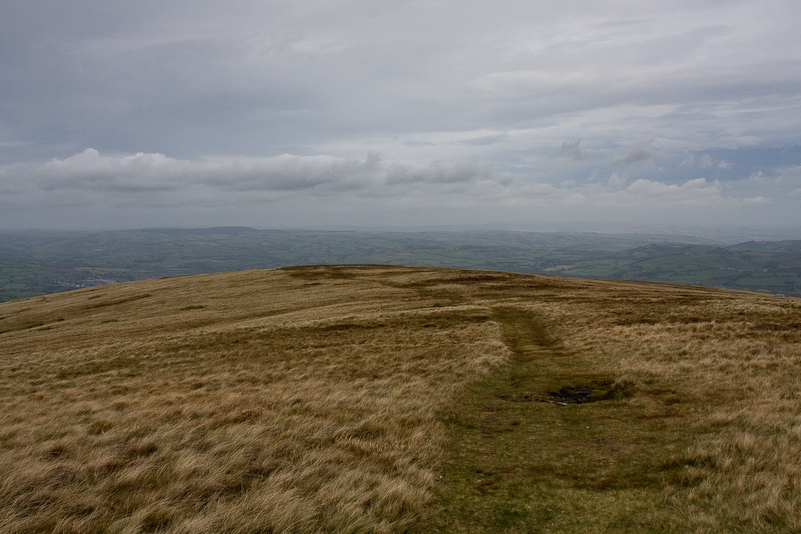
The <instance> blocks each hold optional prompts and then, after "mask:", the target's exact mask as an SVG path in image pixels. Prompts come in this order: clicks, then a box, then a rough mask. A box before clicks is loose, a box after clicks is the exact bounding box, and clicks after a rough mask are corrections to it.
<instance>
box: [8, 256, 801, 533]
mask: <svg viewBox="0 0 801 534" xmlns="http://www.w3.org/2000/svg"><path fill="white" fill-rule="evenodd" d="M799 376H801V301H799V300H798V299H793V298H788V297H779V296H770V295H762V294H756V293H746V292H735V291H727V290H718V289H710V288H700V287H689V286H676V285H665V284H651V283H642V282H620V281H596V280H579V279H567V278H557V277H548V276H540V275H522V274H511V273H506V272H499V271H469V270H457V269H434V268H412V267H391V266H313V267H294V268H286V269H278V270H265V271H244V272H234V273H220V274H209V275H198V276H191V277H178V278H166V279H156V280H147V281H140V282H131V283H125V284H118V285H110V286H100V287H93V288H87V289H81V290H77V291H71V292H67V293H59V294H54V295H46V296H40V297H35V298H31V299H27V300H19V301H15V302H9V303H4V304H0V531H2V532H8V533H23V532H25V533H28V532H58V533H92V532H97V533H100V532H119V533H133V532H165V533H218V532H229V533H256V532H298V533H306V532H581V533H592V532H710V533H711V532H765V533H768V532H777V533H778V532H798V531H801V382H800V381H799V378H798V377H799Z"/></svg>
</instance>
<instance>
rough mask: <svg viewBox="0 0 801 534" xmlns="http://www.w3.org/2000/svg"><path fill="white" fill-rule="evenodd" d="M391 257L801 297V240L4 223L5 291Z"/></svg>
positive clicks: (12, 295)
mask: <svg viewBox="0 0 801 534" xmlns="http://www.w3.org/2000/svg"><path fill="white" fill-rule="evenodd" d="M317 264H332V265H337V264H340V265H341V264H395V265H414V266H429V267H457V268H470V269H491V270H502V271H509V272H519V273H543V274H555V275H561V276H570V277H582V278H609V279H620V280H645V281H653V282H668V283H678V284H693V285H703V286H710V287H723V288H730V289H743V290H750V291H761V292H768V293H774V294H782V295H788V296H796V297H798V296H801V240H785V241H750V242H743V243H736V244H730V243H729V244H726V243H720V242H717V241H714V240H712V239H710V238H699V237H693V236H681V235H652V234H601V233H590V232H584V233H567V232H562V233H537V232H513V231H451V232H443V231H439V232H434V231H432V232H367V231H359V232H357V231H349V232H347V231H314V230H255V229H252V228H246V227H225V228H206V229H151V230H120V231H105V232H57V231H19V232H3V233H0V301H8V300H14V299H19V298H26V297H31V296H36V295H41V294H47V293H55V292H60V291H66V290H70V289H76V288H81V287H89V286H96V285H103V284H108V283H116V282H126V281H133V280H144V279H149V278H160V277H165V276H183V275H191V274H202V273H213V272H223V271H237V270H243V269H264V268H276V267H288V266H297V265H317Z"/></svg>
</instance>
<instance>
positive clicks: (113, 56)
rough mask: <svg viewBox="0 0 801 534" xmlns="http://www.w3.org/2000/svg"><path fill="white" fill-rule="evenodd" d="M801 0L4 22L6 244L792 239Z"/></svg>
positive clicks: (205, 10) (174, 7)
mask: <svg viewBox="0 0 801 534" xmlns="http://www.w3.org/2000/svg"><path fill="white" fill-rule="evenodd" d="M799 23H801V3H799V2H797V1H796V0H758V1H756V0H743V1H737V0H725V1H723V0H693V1H684V0H673V1H671V2H656V1H650V0H645V1H643V0H637V1H629V0H595V1H593V2H586V1H581V2H578V1H574V0H562V1H560V2H555V1H547V2H546V1H538V0H533V1H532V0H526V1H517V0H508V1H504V0H499V1H493V2H489V1H476V0H459V1H455V0H426V1H418V0H408V1H401V0H394V1H382V0H368V1H361V0H327V1H325V0H303V1H284V0H258V1H256V0H227V1H226V2H220V1H218V0H215V1H210V0H191V1H189V0H183V1H181V0H138V1H136V2H130V1H125V2H123V1H119V0H26V1H25V2H3V3H2V5H0V229H2V230H8V229H23V228H51V229H115V228H145V227H209V226H225V225H244V226H252V227H256V228H363V229H374V228H408V229H414V228H424V227H494V228H516V229H528V230H541V229H547V230H554V229H559V228H565V229H567V228H570V229H578V228H581V229H588V230H592V229H602V228H610V227H620V228H632V229H637V228H641V229H645V228H660V227H664V228H668V227H675V226H693V227H728V226H740V227H774V226H775V227H783V228H787V229H789V231H790V232H791V233H792V232H795V231H796V230H797V231H798V238H801V32H799V31H798V27H799Z"/></svg>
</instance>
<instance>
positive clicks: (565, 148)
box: [559, 139, 587, 161]
mask: <svg viewBox="0 0 801 534" xmlns="http://www.w3.org/2000/svg"><path fill="white" fill-rule="evenodd" d="M580 144H581V140H580V139H575V140H572V141H565V142H564V143H562V146H561V147H560V148H559V153H560V154H562V155H564V156H568V157H570V158H572V159H574V160H576V161H581V160H583V159H585V158H586V157H587V152H585V151H584V150H582V148H581V147H580V146H579V145H580Z"/></svg>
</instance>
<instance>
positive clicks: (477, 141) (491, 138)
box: [459, 133, 509, 146]
mask: <svg viewBox="0 0 801 534" xmlns="http://www.w3.org/2000/svg"><path fill="white" fill-rule="evenodd" d="M508 139H509V134H508V133H499V134H493V135H482V136H479V137H471V138H470V139H464V140H462V141H459V142H460V143H461V144H463V145H472V146H483V145H492V144H495V143H500V142H503V141H506V140H508Z"/></svg>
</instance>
